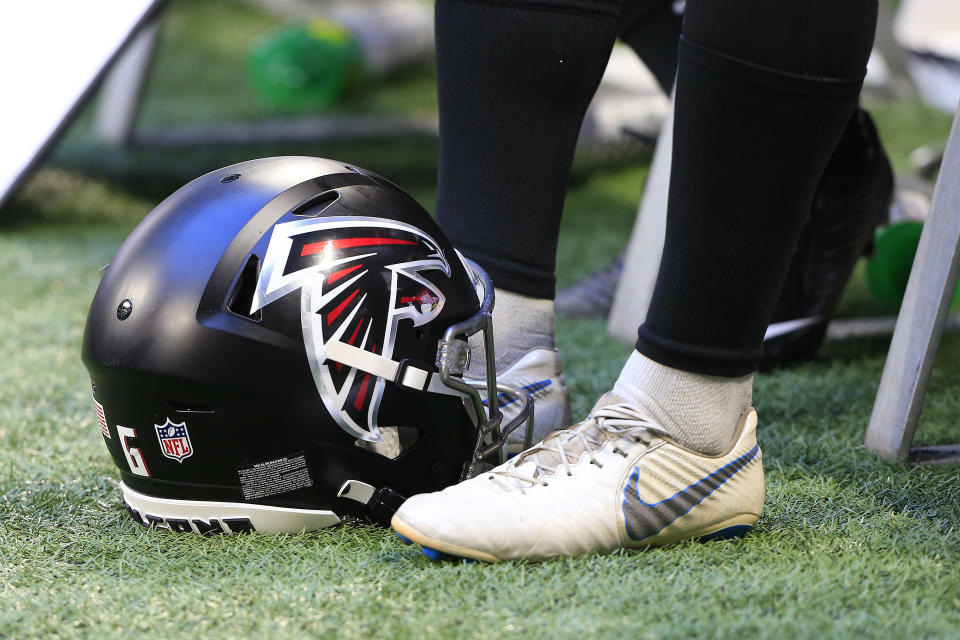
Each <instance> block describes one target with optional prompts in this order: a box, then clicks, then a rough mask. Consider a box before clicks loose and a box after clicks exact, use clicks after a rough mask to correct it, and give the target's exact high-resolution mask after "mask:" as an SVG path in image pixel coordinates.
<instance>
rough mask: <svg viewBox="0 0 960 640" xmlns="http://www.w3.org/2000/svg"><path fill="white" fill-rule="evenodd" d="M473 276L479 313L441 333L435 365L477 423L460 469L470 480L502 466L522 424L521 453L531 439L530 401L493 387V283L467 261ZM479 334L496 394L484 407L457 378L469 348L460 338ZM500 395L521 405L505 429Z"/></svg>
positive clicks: (489, 385) (515, 391) (525, 396)
mask: <svg viewBox="0 0 960 640" xmlns="http://www.w3.org/2000/svg"><path fill="white" fill-rule="evenodd" d="M467 262H468V263H469V265H470V267H471V269H473V272H474V274H475V275H476V277H477V279H478V280H479V281H480V284H481V285H482V286H483V301H482V302H481V303H480V310H479V311H477V313H475V314H474V315H473V316H471V317H470V318H467V319H466V320H463V321H462V322H458V323H456V324H453V325H451V326H450V327H448V328H447V330H446V332H444V335H443V339H442V340H440V343H439V345H438V351H437V353H438V357H437V361H438V365H439V367H440V380H441V382H442V383H443V384H444V385H446V386H447V387H450V388H451V389H454V390H456V391H457V392H459V393H461V394H463V395H464V396H465V402H469V403H470V405H471V408H472V410H473V414H474V415H475V416H476V420H477V422H478V423H479V424H478V429H477V442H476V445H475V446H474V450H473V454H472V456H471V458H470V460H469V461H468V462H467V464H466V465H464V468H463V473H462V475H461V479H463V480H465V479H467V478H471V477H473V476H474V475H476V473H477V472H478V470H479V469H478V465H479V463H481V462H483V461H485V460H486V461H490V460H488V459H489V458H490V457H491V456H494V459H493V460H492V462H494V463H495V464H501V463H503V462H504V459H505V458H504V445H505V444H506V442H507V436H509V435H510V433H512V432H513V431H514V430H516V429H517V428H518V427H519V426H520V425H521V424H522V423H523V422H526V423H527V426H526V431H525V434H524V449H527V448H529V447H530V444H531V439H532V436H533V399H532V398H531V397H530V396H529V394H527V393H526V392H523V391H520V390H519V389H514V388H511V387H506V386H504V385H499V386H498V385H497V370H496V357H495V352H494V346H493V305H494V295H493V282H492V281H491V280H490V276H488V275H487V272H486V271H484V270H483V269H482V268H480V266H479V265H478V264H477V263H475V262H473V261H472V260H467ZM481 331H482V332H483V347H484V360H485V364H486V370H487V376H486V377H487V380H486V382H487V384H486V388H487V389H494V390H496V393H489V392H488V393H487V404H486V406H484V403H483V399H482V398H481V397H480V392H479V391H478V390H477V387H475V386H472V385H470V384H468V383H466V382H464V380H463V378H462V377H461V376H462V374H463V372H464V370H465V369H466V367H467V366H468V365H469V347H468V346H467V343H466V342H465V341H464V340H463V339H462V337H464V336H465V337H467V338H469V337H470V336H472V335H474V334H475V333H478V332H481ZM500 393H504V394H506V395H508V396H512V397H515V398H517V399H519V400H520V401H521V402H522V403H523V404H522V405H521V408H520V413H519V414H518V415H517V416H516V417H515V418H513V419H512V420H511V421H510V422H509V423H507V424H506V425H504V424H502V422H503V413H502V412H501V411H500V406H499V405H500V402H499V395H500Z"/></svg>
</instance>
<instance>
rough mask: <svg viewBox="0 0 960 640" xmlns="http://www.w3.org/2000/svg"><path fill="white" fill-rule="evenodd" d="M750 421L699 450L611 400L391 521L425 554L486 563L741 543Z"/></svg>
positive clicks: (749, 505) (748, 498) (760, 490)
mask: <svg viewBox="0 0 960 640" xmlns="http://www.w3.org/2000/svg"><path fill="white" fill-rule="evenodd" d="M756 426H757V416H756V413H755V412H754V411H753V410H752V409H750V410H749V411H747V412H745V413H744V415H743V416H742V417H741V419H740V424H739V426H738V427H737V430H736V434H735V436H734V438H733V443H732V444H731V445H730V447H729V449H728V450H727V451H726V452H724V453H721V454H720V455H716V456H710V455H702V454H700V453H697V452H696V451H691V450H689V449H686V448H683V447H681V446H679V445H677V444H676V443H675V442H674V441H673V440H672V439H670V438H669V437H668V436H667V434H666V433H665V432H664V430H663V429H662V428H661V427H659V426H657V425H656V424H653V423H651V422H649V421H647V420H645V419H643V418H642V417H641V415H640V413H639V412H638V410H637V409H636V408H635V407H634V406H632V405H630V404H627V403H625V402H623V401H621V399H620V398H617V397H616V396H613V395H612V394H607V395H606V396H604V397H603V398H601V399H600V402H598V403H597V406H596V407H595V408H594V409H593V411H592V412H591V414H590V416H589V417H588V418H587V419H586V420H585V421H583V422H581V423H579V424H577V425H574V426H573V427H571V428H569V429H564V430H561V431H557V432H555V433H553V434H552V435H550V436H549V437H548V438H547V439H546V440H544V441H543V442H541V443H538V444H537V445H534V446H533V447H532V448H530V449H529V450H527V451H525V452H523V453H521V454H520V455H518V456H516V457H515V458H513V459H511V460H510V461H508V462H506V463H504V464H502V465H500V466H499V467H496V468H494V469H493V470H491V471H489V472H487V473H484V474H482V475H480V476H477V477H475V478H472V479H470V480H466V481H464V482H461V483H460V484H458V485H454V486H452V487H448V488H447V489H444V490H443V491H440V492H438V493H428V494H421V495H417V496H414V497H412V498H410V499H409V500H407V501H406V502H405V503H404V504H403V506H402V507H401V508H400V509H399V511H397V513H396V515H395V516H394V517H393V521H392V525H393V528H394V529H396V531H397V533H398V534H399V535H400V536H401V537H402V538H403V539H404V540H406V541H409V542H413V543H416V544H419V545H421V546H422V547H423V548H424V552H425V553H427V555H429V556H430V557H434V558H437V557H440V556H441V555H442V554H446V555H450V556H457V557H463V558H473V559H476V560H483V561H487V562H498V561H501V560H514V559H530V560H541V559H546V558H552V557H557V556H576V555H580V554H584V553H594V552H599V553H607V552H610V551H614V550H616V549H621V548H636V547H647V546H654V545H662V544H667V543H670V542H675V541H678V540H683V539H688V538H698V539H713V538H721V537H732V536H740V535H743V533H745V532H746V531H747V530H748V529H750V528H751V527H752V526H753V525H754V524H755V523H756V522H757V519H758V518H759V517H760V512H761V510H762V508H763V500H764V478H763V465H762V462H761V455H760V449H759V447H758V445H757V438H756Z"/></svg>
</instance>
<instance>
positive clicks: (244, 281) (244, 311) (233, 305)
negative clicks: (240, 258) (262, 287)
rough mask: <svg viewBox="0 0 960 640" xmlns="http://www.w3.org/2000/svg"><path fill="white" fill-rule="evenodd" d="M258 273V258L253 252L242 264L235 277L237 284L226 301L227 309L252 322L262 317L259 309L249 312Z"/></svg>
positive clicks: (258, 320)
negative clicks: (238, 274) (238, 273)
mask: <svg viewBox="0 0 960 640" xmlns="http://www.w3.org/2000/svg"><path fill="white" fill-rule="evenodd" d="M259 274H260V258H259V257H258V256H257V255H256V254H253V255H251V256H250V257H249V258H248V259H247V264H245V265H243V270H242V271H240V277H239V278H237V284H236V285H235V286H234V287H233V292H232V293H231V294H230V301H229V302H227V309H229V310H230V311H232V312H233V313H235V314H237V315H238V316H243V317H244V318H249V319H251V320H253V321H254V322H260V320H262V319H263V313H262V311H261V310H260V309H257V310H256V311H255V312H253V313H251V312H250V308H251V307H252V306H253V294H254V292H255V291H256V288H257V276H258V275H259Z"/></svg>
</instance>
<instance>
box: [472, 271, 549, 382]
mask: <svg viewBox="0 0 960 640" xmlns="http://www.w3.org/2000/svg"><path fill="white" fill-rule="evenodd" d="M493 293H494V305H493V346H494V348H495V350H496V361H495V362H496V367H497V371H503V370H504V369H506V368H507V367H509V366H510V365H512V364H513V363H514V362H516V361H517V360H519V359H520V358H521V357H522V356H523V354H525V353H526V352H527V351H530V349H534V348H536V347H546V348H550V349H552V348H553V347H554V346H555V345H556V340H555V338H554V325H553V318H554V316H553V300H550V299H548V298H533V297H530V296H525V295H521V294H519V293H515V292H513V291H507V290H505V289H498V288H496V287H494V289H493ZM484 362H485V360H484V350H483V335H482V334H480V333H477V334H474V335H473V336H471V337H470V368H469V369H468V370H467V375H468V376H469V377H471V378H483V377H485V376H486V369H485V365H484Z"/></svg>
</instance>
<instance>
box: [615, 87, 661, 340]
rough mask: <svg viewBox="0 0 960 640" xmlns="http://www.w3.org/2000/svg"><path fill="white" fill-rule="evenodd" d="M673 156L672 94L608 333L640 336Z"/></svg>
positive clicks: (653, 276) (650, 292) (656, 266)
mask: <svg viewBox="0 0 960 640" xmlns="http://www.w3.org/2000/svg"><path fill="white" fill-rule="evenodd" d="M672 156H673V96H671V98H670V108H669V109H668V110H667V117H666V119H665V120H664V121H663V127H662V128H661V129H660V137H659V138H658V139H657V148H656V149H655V150H654V152H653V160H652V161H651V163H650V174H649V175H648V176H647V184H646V187H644V190H643V200H642V201H641V202H640V209H639V211H638V212H637V218H636V220H635V221H634V223H633V232H632V233H631V235H630V243H629V244H628V245H627V252H626V256H625V257H624V260H623V274H622V275H621V276H620V281H619V282H618V283H617V291H616V293H615V294H614V297H613V305H612V306H611V308H610V316H609V318H608V319H607V333H609V334H610V335H611V336H613V337H615V338H620V339H621V340H625V341H627V342H634V341H635V340H636V339H637V329H638V328H639V327H640V324H641V323H642V322H643V320H644V318H646V317H647V309H648V308H649V306H650V299H651V298H652V297H653V287H654V285H655V284H656V283H657V272H658V271H660V257H661V256H662V255H663V239H664V236H665V235H666V230H667V195H668V193H669V191H670V164H671V161H672Z"/></svg>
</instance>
